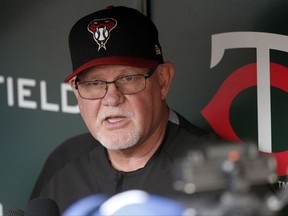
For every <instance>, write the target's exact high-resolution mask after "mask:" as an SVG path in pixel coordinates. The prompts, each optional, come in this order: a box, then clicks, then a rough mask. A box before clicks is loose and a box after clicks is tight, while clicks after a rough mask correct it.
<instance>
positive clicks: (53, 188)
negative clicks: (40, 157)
mask: <svg viewBox="0 0 288 216" xmlns="http://www.w3.org/2000/svg"><path fill="white" fill-rule="evenodd" d="M69 45H70V52H71V58H72V64H73V72H72V73H71V74H70V75H69V76H68V77H67V78H66V79H65V81H66V82H70V84H71V86H72V88H73V90H74V93H75V96H76V98H77V100H78V104H79V108H80V113H81V115H82V118H83V120H84V122H85V123H86V125H87V128H88V129H89V132H90V133H88V134H84V135H80V136H77V137H74V138H71V139H69V140H68V141H66V142H65V143H64V144H62V145H60V146H59V147H58V148H57V149H56V150H55V151H54V152H53V153H52V154H51V155H50V157H49V158H48V160H47V162H46V164H45V166H44V168H43V170H42V173H41V175H40V176H39V179H38V181H37V183H36V185H35V188H34V191H33V193H32V198H33V197H38V196H41V197H48V198H52V199H54V200H55V201H56V202H57V204H58V206H59V207H60V210H61V211H63V210H65V208H67V207H68V206H69V205H71V203H73V202H75V201H76V200H78V199H80V198H82V197H85V196H88V195H90V194H107V195H113V194H116V193H119V192H122V191H127V190H130V189H141V190H145V191H147V192H149V193H153V194H160V195H163V196H173V194H174V192H175V191H174V189H173V183H174V177H173V172H174V169H175V162H176V161H177V159H179V158H180V157H183V156H185V154H186V153H187V152H188V151H190V150H192V149H195V148H200V147H201V144H200V145H199V143H201V142H200V140H201V141H203V137H205V138H206V136H204V135H205V133H204V132H203V131H202V130H201V129H199V128H197V127H196V126H194V125H192V124H190V123H189V122H188V121H186V120H185V119H184V118H183V117H182V116H180V115H179V114H177V113H176V112H174V111H173V110H171V109H170V108H169V107H168V105H167V103H166V100H165V99H166V97H167V95H168V92H169V87H170V84H171V82H172V79H173V75H174V66H173V64H172V63H170V62H164V61H163V56H162V50H161V46H160V44H159V41H158V31H157V29H156V27H155V25H154V24H153V23H152V22H151V20H149V19H148V18H147V17H146V16H144V15H143V14H142V13H140V12H138V11H137V10H135V9H131V8H126V7H121V6H119V7H109V8H107V9H104V10H100V11H97V12H95V13H93V14H90V15H88V16H85V17H84V18H82V19H80V20H79V21H78V22H77V23H76V24H75V25H74V26H73V28H72V29H71V32H70V36H69Z"/></svg>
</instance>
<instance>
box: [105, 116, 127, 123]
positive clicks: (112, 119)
mask: <svg viewBox="0 0 288 216" xmlns="http://www.w3.org/2000/svg"><path fill="white" fill-rule="evenodd" d="M124 119H125V117H124V116H109V117H106V118H105V121H107V122H108V123H110V124H114V123H118V122H121V121H123V120H124Z"/></svg>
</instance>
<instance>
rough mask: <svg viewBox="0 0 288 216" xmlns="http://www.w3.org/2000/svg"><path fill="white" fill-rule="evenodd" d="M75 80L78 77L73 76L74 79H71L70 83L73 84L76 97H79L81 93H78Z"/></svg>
mask: <svg viewBox="0 0 288 216" xmlns="http://www.w3.org/2000/svg"><path fill="white" fill-rule="evenodd" d="M75 80H76V77H73V78H72V79H70V80H69V84H70V86H71V88H72V90H73V92H74V94H75V96H76V98H77V99H78V96H79V95H78V91H77V89H76V88H75Z"/></svg>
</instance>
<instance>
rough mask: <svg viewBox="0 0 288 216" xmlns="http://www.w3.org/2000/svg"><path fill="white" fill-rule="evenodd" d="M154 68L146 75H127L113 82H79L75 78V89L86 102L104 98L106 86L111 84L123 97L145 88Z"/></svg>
mask: <svg viewBox="0 0 288 216" xmlns="http://www.w3.org/2000/svg"><path fill="white" fill-rule="evenodd" d="M156 68H157V67H155V68H153V69H151V70H150V71H149V72H147V73H146V74H136V75H127V76H124V77H121V78H118V79H116V80H114V81H103V80H93V81H85V82H79V78H78V77H76V80H75V88H76V89H77V90H78V93H79V95H80V97H81V98H83V99H88V100H96V99H101V98H103V97H105V95H106V93H107V90H108V84H112V83H114V84H115V85H116V87H117V88H118V90H119V91H120V92H121V93H122V94H124V95H129V94H135V93H137V92H140V91H142V90H144V89H145V88H146V79H148V78H150V77H151V76H152V75H153V73H154V72H155V70H156Z"/></svg>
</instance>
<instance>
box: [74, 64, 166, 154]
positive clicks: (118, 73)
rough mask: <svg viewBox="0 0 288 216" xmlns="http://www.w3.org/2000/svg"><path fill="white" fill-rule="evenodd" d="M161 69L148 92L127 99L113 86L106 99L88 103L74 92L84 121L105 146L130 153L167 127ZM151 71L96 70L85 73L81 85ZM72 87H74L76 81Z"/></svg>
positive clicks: (149, 83) (148, 83) (110, 67)
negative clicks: (165, 123)
mask: <svg viewBox="0 0 288 216" xmlns="http://www.w3.org/2000/svg"><path fill="white" fill-rule="evenodd" d="M158 69H159V68H157V69H156V71H155V73H154V74H153V75H152V77H150V78H148V79H146V88H145V89H144V90H142V91H140V92H137V93H135V94H130V95H124V94H122V93H121V92H120V91H119V90H118V89H117V87H116V86H115V84H114V83H111V84H108V90H107V93H106V95H105V96H104V97H103V98H102V99H96V100H87V99H83V98H81V97H80V95H79V93H78V91H77V90H76V89H74V91H75V95H76V97H77V100H78V104H79V108H80V112H81V115H82V118H83V120H84V121H85V123H86V125H87V127H88V129H89V131H90V132H91V134H92V135H93V136H94V137H95V138H96V139H97V140H98V141H99V142H100V143H102V145H103V146H105V147H106V148H108V149H127V148H129V147H132V146H134V145H136V144H138V143H143V142H145V141H146V140H147V139H148V138H149V137H151V136H152V134H153V132H154V131H155V130H156V129H157V127H159V125H161V124H162V123H163V122H162V121H163V120H162V119H163V118H162V116H163V114H162V113H163V112H162V113H161V111H163V107H164V106H165V102H164V101H165V100H164V99H165V96H166V95H165V96H164V95H163V90H161V88H163V83H162V79H161V75H159V73H158ZM149 70H150V69H149V68H135V67H128V66H121V65H107V66H96V67H93V68H90V69H87V70H86V71H84V72H81V74H80V82H83V81H92V80H103V81H114V80H115V79H118V78H121V77H123V76H126V75H136V74H146V73H147V72H148V71H149ZM70 83H71V85H72V86H74V81H73V80H72V81H71V82H70ZM165 94H166V93H165ZM156 131H157V130H156Z"/></svg>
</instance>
